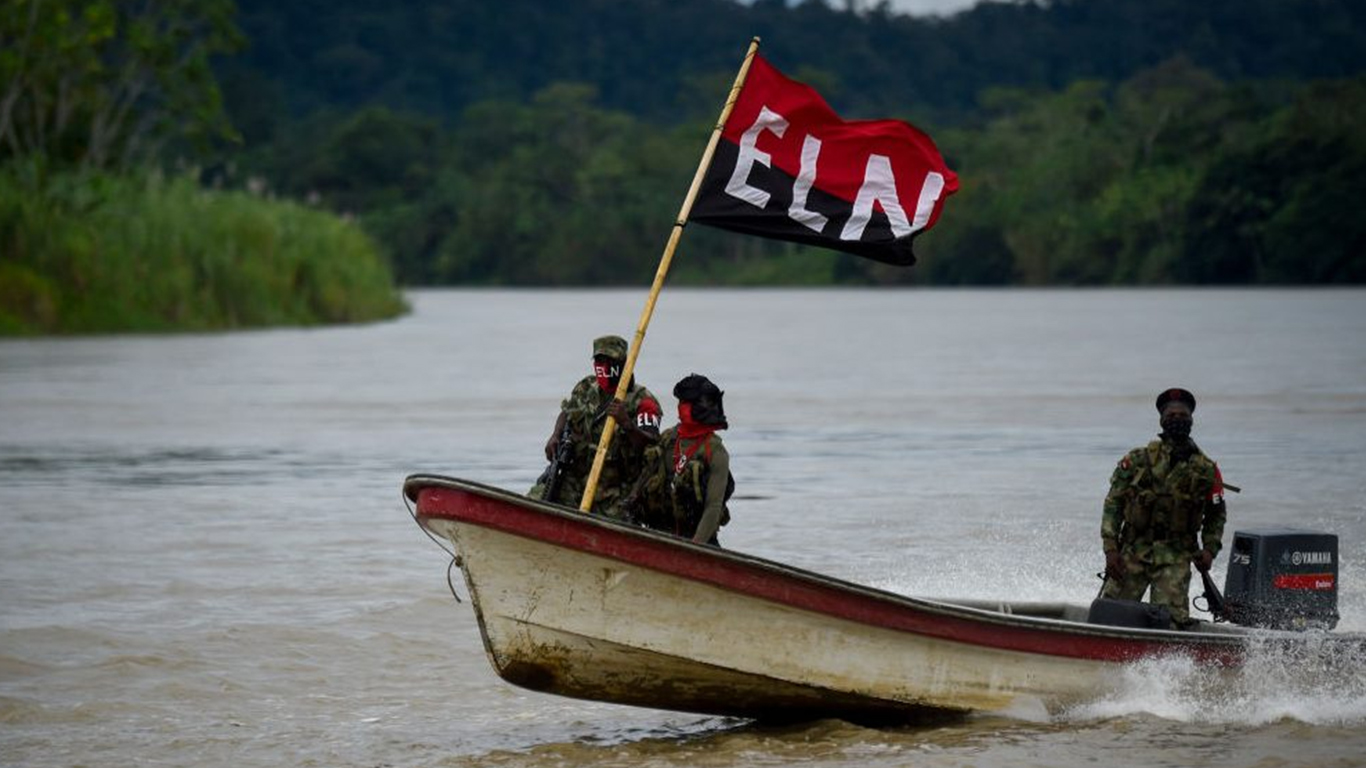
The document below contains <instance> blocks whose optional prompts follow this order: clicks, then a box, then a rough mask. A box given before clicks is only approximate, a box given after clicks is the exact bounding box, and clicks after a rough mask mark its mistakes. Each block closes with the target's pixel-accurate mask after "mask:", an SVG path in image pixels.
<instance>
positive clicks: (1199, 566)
mask: <svg viewBox="0 0 1366 768" xmlns="http://www.w3.org/2000/svg"><path fill="white" fill-rule="evenodd" d="M1191 562H1192V563H1194V564H1195V569H1196V570H1197V571H1200V572H1201V573H1204V572H1205V571H1208V570H1209V568H1210V566H1211V565H1214V553H1213V552H1211V551H1209V550H1208V549H1202V550H1200V551H1199V552H1197V553H1195V557H1192V558H1191Z"/></svg>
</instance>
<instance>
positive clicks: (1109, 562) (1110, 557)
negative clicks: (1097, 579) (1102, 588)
mask: <svg viewBox="0 0 1366 768" xmlns="http://www.w3.org/2000/svg"><path fill="white" fill-rule="evenodd" d="M1105 575H1106V577H1108V578H1111V579H1119V578H1121V577H1123V576H1124V559H1123V558H1121V557H1120V556H1119V551H1118V550H1115V551H1114V552H1106V553H1105Z"/></svg>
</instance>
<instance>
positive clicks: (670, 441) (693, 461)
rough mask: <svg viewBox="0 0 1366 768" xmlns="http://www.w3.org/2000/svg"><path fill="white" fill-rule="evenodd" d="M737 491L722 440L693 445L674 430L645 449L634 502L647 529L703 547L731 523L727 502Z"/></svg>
mask: <svg viewBox="0 0 1366 768" xmlns="http://www.w3.org/2000/svg"><path fill="white" fill-rule="evenodd" d="M689 454H691V455H689ZM734 491H735V479H734V478H733V477H732V476H731V472H730V454H729V453H728V452H727V451H726V446H725V444H724V443H722V442H721V436H720V435H717V434H715V433H713V434H710V435H707V436H706V437H705V438H698V439H696V440H689V439H687V438H680V437H679V436H678V428H677V427H670V428H669V429H668V430H667V431H665V432H664V434H662V435H660V437H659V440H658V442H656V443H655V444H654V445H651V446H650V447H648V448H646V449H645V470H644V472H643V473H642V475H641V478H640V483H639V485H638V487H637V489H636V491H635V493H634V494H633V496H634V497H635V498H636V499H638V501H639V505H638V507H637V509H636V514H637V516H638V519H639V521H640V522H642V523H644V524H645V525H646V526H647V527H650V528H654V529H656V530H662V531H668V532H670V533H675V534H678V535H680V536H686V537H689V538H696V539H697V540H700V541H703V542H705V541H708V540H709V539H711V538H712V536H714V535H715V534H716V531H717V529H719V528H720V527H721V526H723V525H725V524H726V523H729V522H730V510H729V509H727V508H726V501H727V500H728V499H729V498H730V495H731V494H732V493H733V492H734Z"/></svg>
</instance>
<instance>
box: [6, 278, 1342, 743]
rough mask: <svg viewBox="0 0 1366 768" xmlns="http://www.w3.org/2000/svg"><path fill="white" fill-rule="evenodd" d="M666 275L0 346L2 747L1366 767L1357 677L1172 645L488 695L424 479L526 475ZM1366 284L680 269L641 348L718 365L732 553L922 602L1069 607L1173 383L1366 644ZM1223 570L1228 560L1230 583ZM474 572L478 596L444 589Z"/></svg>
mask: <svg viewBox="0 0 1366 768" xmlns="http://www.w3.org/2000/svg"><path fill="white" fill-rule="evenodd" d="M644 298H645V297H644V291H643V290H620V291H513V290H488V291H472V290H471V291H465V290H459V291H415V292H412V293H410V294H409V299H410V300H411V302H412V305H413V312H412V314H410V315H408V316H406V317H403V318H401V319H398V320H396V321H392V322H387V323H382V324H375V325H365V326H356V327H329V328H317V329H283V330H268V331H251V332H236V333H217V334H195V335H175V336H143V335H133V336H109V337H79V338H60V339H36V340H5V341H0V763H3V764H4V765H14V766H78V765H79V766H123V765H144V766H158V765H166V766H281V765H298V766H401V767H408V766H489V765H492V766H529V767H536V766H575V765H595V766H697V765H700V766H787V765H808V766H822V767H824V766H873V767H874V768H880V767H883V766H962V765H972V766H1033V765H1037V766H1053V767H1057V766H1062V767H1064V768H1070V767H1076V768H1080V767H1082V766H1094V765H1098V764H1112V765H1147V766H1156V765H1204V764H1221V765H1246V766H1252V765H1257V766H1288V765H1305V766H1309V765H1314V766H1321V765H1335V766H1345V765H1366V731H1364V730H1363V726H1366V670H1357V672H1356V673H1355V675H1353V674H1351V673H1345V674H1346V677H1344V678H1342V679H1339V680H1336V681H1334V682H1332V683H1331V684H1328V685H1323V684H1322V683H1321V682H1320V683H1319V684H1316V685H1312V686H1311V685H1306V684H1304V683H1303V678H1302V676H1300V675H1298V674H1297V670H1295V669H1294V668H1293V665H1292V666H1289V667H1287V666H1285V665H1280V664H1277V663H1274V661H1269V662H1268V663H1265V664H1262V665H1260V666H1257V667H1256V668H1255V670H1253V671H1249V672H1248V673H1245V674H1242V675H1237V676H1233V677H1230V676H1228V675H1215V674H1212V673H1210V671H1209V670H1202V669H1196V668H1191V667H1190V666H1189V665H1183V664H1182V663H1181V662H1180V661H1179V660H1171V661H1167V662H1163V663H1157V664H1149V665H1145V666H1141V667H1135V668H1133V669H1130V670H1127V671H1126V674H1125V677H1124V679H1123V680H1122V681H1120V685H1119V686H1118V687H1117V690H1118V693H1115V694H1113V695H1107V696H1106V697H1105V698H1103V699H1098V700H1096V701H1093V702H1087V703H1086V704H1084V705H1081V706H1078V707H1076V708H1074V709H1073V710H1070V711H1067V712H1062V713H1053V714H1046V713H1028V712H1024V713H1012V714H1011V715H1009V716H1007V715H1003V714H992V715H980V716H974V717H969V718H965V719H963V720H961V721H953V722H949V723H937V724H934V725H926V726H907V727H901V728H889V729H869V728H864V727H859V726H855V725H851V724H847V723H843V722H840V721H834V720H831V721H822V722H817V723H810V724H805V725H799V726H784V727H772V726H764V725H756V724H754V723H750V722H747V721H743V720H732V719H725V718H714V717H703V716H697V715H689V714H679V713H671V712H660V711H653V710H644V709H631V708H624V707H617V706H612V705H607V704H597V703H590V702H581V701H574V700H568V699H560V698H556V697H551V696H547V695H543V694H537V693H532V692H528V691H523V690H520V689H517V688H514V687H512V686H509V685H507V684H505V683H503V682H502V681H500V680H499V679H498V678H497V677H496V676H495V675H494V674H493V672H492V670H491V668H490V667H489V665H488V662H487V660H486V659H485V656H484V650H483V647H482V644H481V642H480V638H479V633H478V629H477V627H476V624H475V620H474V616H473V612H472V611H471V610H470V606H469V604H468V603H467V602H466V603H463V604H461V603H457V602H455V600H454V599H453V598H452V596H451V594H450V591H449V590H448V587H447V581H446V578H447V574H446V566H447V562H448V558H447V557H446V556H445V555H444V553H443V552H442V551H441V550H440V549H438V548H437V547H436V546H435V545H434V544H432V542H430V541H429V540H428V539H427V538H426V537H425V536H424V535H423V534H422V533H421V531H420V530H419V529H418V528H417V526H416V525H414V523H413V521H412V520H411V518H410V517H409V513H408V511H407V510H406V509H405V507H404V504H403V502H402V501H401V499H400V493H399V489H400V485H401V484H402V481H403V478H404V477H405V476H407V475H408V474H411V473H417V472H434V473H441V474H449V475H455V476H459V477H466V478H469V479H473V480H478V481H481V482H485V483H490V484H493V485H499V486H503V487H508V488H513V489H522V488H525V487H527V486H529V485H530V484H531V482H532V481H533V480H534V478H535V476H536V475H537V474H538V473H539V472H540V470H541V468H542V464H543V460H542V459H541V446H542V444H543V443H544V441H545V439H546V437H547V435H548V433H549V431H550V428H551V426H552V423H553V421H554V417H555V412H556V408H557V406H558V402H559V400H560V399H561V398H562V397H564V395H565V394H566V393H567V392H568V390H569V388H570V387H571V386H572V385H573V383H574V382H575V381H576V380H578V379H579V378H580V377H581V376H583V375H585V374H586V373H587V372H588V364H589V355H590V341H591V339H592V338H593V337H594V336H597V335H600V334H603V333H618V334H620V335H623V336H628V337H629V336H630V334H631V332H632V330H633V329H634V327H635V323H636V320H637V318H638V316H639V313H640V309H641V306H642V304H643V302H644ZM1363 340H1366V291H1362V290H1279V289H1276V290H1216V291H1197V290H980V291H979V290H972V291H969V290H964V291H930V290H781V291H780V290H774V291H741V290H718V291H701V290H679V289H666V290H665V292H664V294H663V296H662V298H661V299H660V302H659V305H658V308H657V310H656V314H655V319H654V323H653V324H652V325H651V327H650V331H649V335H648V336H647V339H646V343H645V345H644V351H643V354H642V356H641V358H640V362H639V366H638V369H637V373H638V378H639V380H640V381H642V382H643V383H644V384H645V385H646V386H648V387H650V388H651V389H652V390H653V391H654V392H655V393H656V394H657V395H659V396H660V399H661V401H662V402H663V403H664V405H665V412H666V414H668V415H669V417H668V418H667V419H666V422H668V423H671V422H672V416H671V414H672V412H673V406H674V401H673V398H672V397H671V396H670V391H671V389H672V386H673V382H675V381H677V380H678V379H679V378H681V377H682V376H684V375H686V374H687V373H689V372H693V371H696V372H699V373H704V374H706V375H708V376H709V377H711V378H712V379H713V380H714V381H716V382H717V383H718V384H719V385H720V386H721V387H722V388H723V389H724V390H726V401H725V402H726V411H727V414H728V416H729V418H730V423H731V428H730V429H729V430H728V431H727V432H726V433H724V436H725V440H726V445H727V447H728V448H729V449H730V453H731V457H732V466H733V470H734V473H735V476H736V479H737V482H738V489H737V498H736V500H734V501H733V502H732V505H731V507H732V513H733V517H734V519H733V521H732V522H731V524H730V525H729V526H727V527H726V528H725V529H724V530H723V531H722V541H723V543H724V544H725V545H726V546H727V547H730V548H733V549H737V550H741V551H744V552H748V553H752V554H755V555H758V556H761V557H764V558H768V559H772V560H778V561H781V562H785V563H789V564H792V565H796V566H798V567H801V568H806V569H810V570H814V571H818V572H821V573H826V574H830V575H834V576H838V577H841V578H845V579H848V580H851V581H856V582H859V583H864V584H869V585H872V586H876V587H879V588H884V589H890V590H894V591H897V592H902V593H906V594H913V595H920V596H959V597H991V598H1026V599H1048V600H1054V599H1056V600H1069V601H1074V602H1086V601H1089V600H1090V598H1091V597H1093V596H1094V594H1095V592H1096V589H1097V587H1098V586H1099V582H1098V580H1097V579H1096V577H1095V574H1096V572H1097V571H1098V570H1100V568H1101V567H1102V560H1103V559H1102V557H1101V554H1100V550H1099V546H1100V545H1099V515H1100V502H1101V499H1102V498H1103V496H1104V494H1105V491H1106V488H1107V484H1108V479H1109V475H1110V471H1111V470H1112V469H1113V467H1114V464H1115V462H1116V461H1117V460H1118V459H1119V458H1120V457H1121V456H1122V455H1123V454H1124V453H1125V452H1126V451H1127V450H1128V449H1129V448H1131V447H1134V446H1136V445H1140V444H1142V443H1145V442H1146V441H1147V440H1148V439H1150V438H1151V437H1152V435H1153V434H1154V433H1155V431H1156V430H1157V414H1156V411H1155V410H1154V408H1153V399H1154V397H1155V396H1156V394H1157V392H1159V391H1160V390H1162V389H1164V388H1167V387H1170V386H1184V387H1187V388H1189V389H1191V390H1192V391H1193V392H1194V393H1195V394H1196V396H1197V398H1198V399H1199V404H1198V407H1197V409H1196V413H1195V433H1194V434H1195V436H1196V438H1197V440H1199V442H1200V444H1201V446H1202V447H1203V448H1204V449H1205V450H1206V451H1207V452H1208V453H1209V454H1210V455H1212V456H1214V457H1215V458H1216V459H1217V460H1218V461H1219V463H1220V466H1221V468H1222V470H1223V474H1224V476H1225V478H1226V479H1227V480H1228V481H1229V482H1230V483H1233V484H1235V485H1239V486H1241V487H1242V488H1243V492H1242V493H1241V494H1238V495H1233V496H1231V497H1230V502H1229V509H1230V521H1229V526H1228V532H1227V533H1226V542H1227V541H1229V540H1231V537H1232V532H1233V531H1235V530H1239V529H1245V528H1255V527H1261V526H1268V525H1278V524H1289V525H1294V526H1297V527H1302V528H1308V529H1313V530H1322V531H1327V532H1330V533H1334V534H1337V535H1338V536H1339V538H1340V549H1341V576H1340V582H1341V589H1340V594H1339V603H1340V605H1339V607H1340V609H1341V612H1342V616H1343V618H1342V623H1341V624H1340V626H1339V631H1344V630H1345V631H1366V341H1363ZM1225 566H1226V560H1225V558H1224V557H1221V558H1220V559H1219V561H1218V562H1217V563H1216V566H1215V567H1216V572H1217V573H1219V574H1222V573H1223V570H1224V568H1225ZM456 576H457V578H456V584H457V585H458V591H459V592H461V593H462V594H463V591H464V589H463V586H460V581H459V578H458V574H456Z"/></svg>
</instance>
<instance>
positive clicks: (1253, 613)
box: [1224, 528, 1338, 630]
mask: <svg viewBox="0 0 1366 768" xmlns="http://www.w3.org/2000/svg"><path fill="white" fill-rule="evenodd" d="M1224 600H1225V602H1226V603H1227V604H1228V611H1229V621H1232V622H1233V623H1235V624H1242V625H1244V626H1248V627H1267V628H1271V629H1295V630H1304V629H1332V628H1333V627H1335V626H1337V623H1338V537H1337V536H1335V535H1333V534H1331V533H1320V532H1317V531H1305V530H1297V529H1293V528H1260V529H1256V530H1251V531H1237V532H1235V533H1234V534H1233V549H1232V551H1230V552H1229V559H1228V577H1227V579H1226V580H1225V581H1224Z"/></svg>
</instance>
